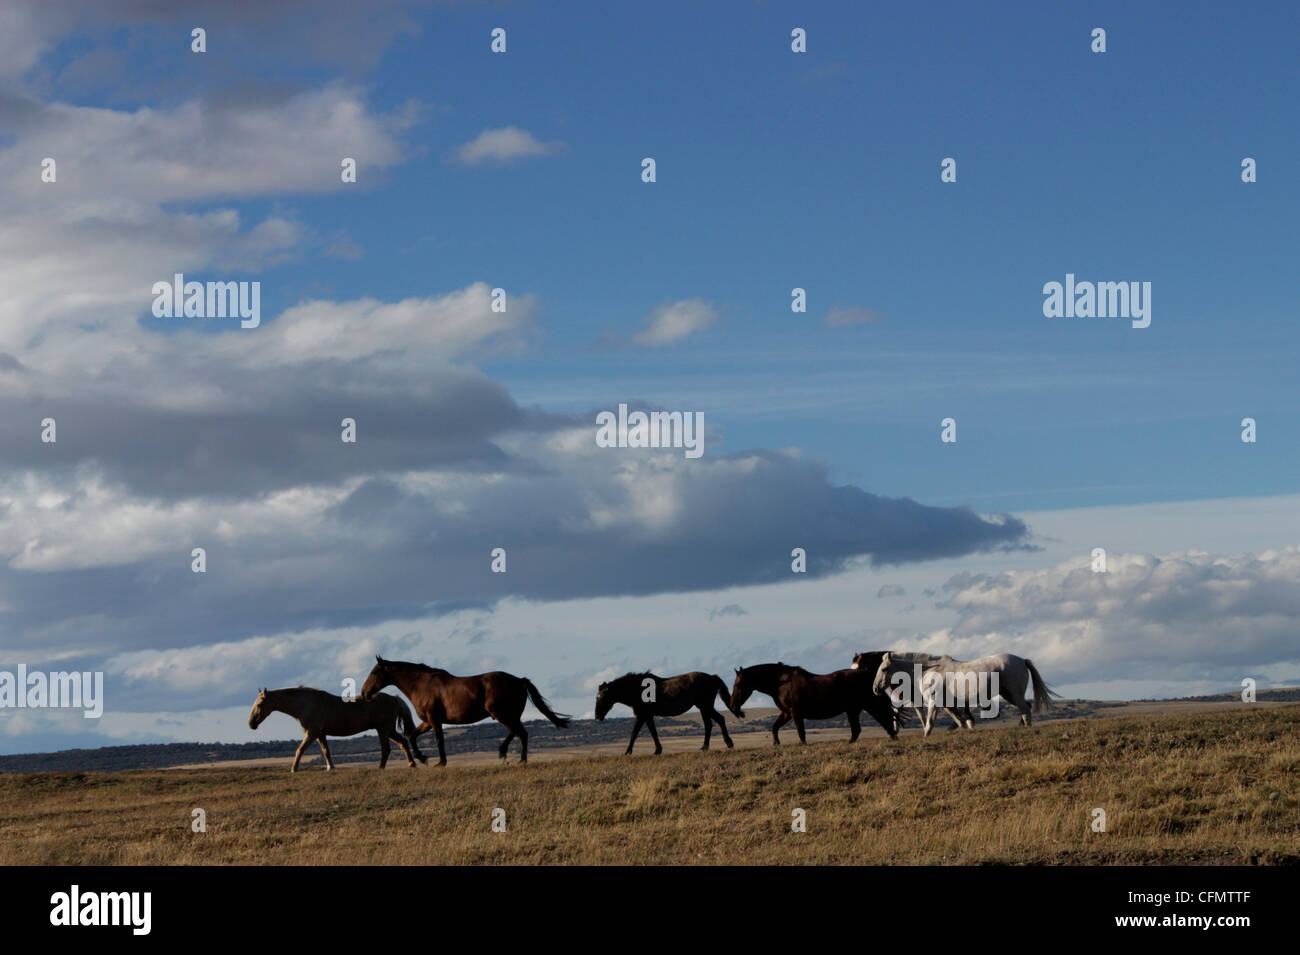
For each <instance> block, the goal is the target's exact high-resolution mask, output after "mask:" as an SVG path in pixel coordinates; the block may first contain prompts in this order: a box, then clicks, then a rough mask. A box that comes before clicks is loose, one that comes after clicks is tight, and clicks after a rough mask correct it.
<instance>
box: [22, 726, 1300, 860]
mask: <svg viewBox="0 0 1300 955" xmlns="http://www.w3.org/2000/svg"><path fill="white" fill-rule="evenodd" d="M791 742H793V736H792V737H791ZM196 807H199V808H202V809H204V810H205V811H206V814H207V832H204V833H194V832H192V831H191V810H192V809H194V808H196ZM497 807H500V808H503V809H504V810H505V811H506V825H507V831H506V832H504V833H494V832H492V831H491V830H490V823H491V814H492V811H493V809H494V808H497ZM796 808H801V809H804V810H806V813H807V825H808V831H807V833H793V832H791V818H792V816H791V812H792V810H794V809H796ZM1094 808H1101V809H1104V810H1105V811H1106V814H1107V829H1108V831H1107V832H1104V833H1095V832H1092V831H1091V829H1090V825H1089V824H1090V822H1091V820H1092V810H1093V809H1094ZM0 830H3V831H4V833H5V839H4V840H3V842H2V843H0V862H3V863H6V864H14V863H36V864H51V863H71V862H77V863H143V864H150V863H209V864H210V863H217V864H222V863H271V864H284V863H292V864H340V863H344V864H345V863H349V862H366V863H405V864H426V863H459V864H483V863H620V864H626V863H634V864H683V863H730V864H745V865H752V864H764V863H768V864H771V863H776V864H782V863H785V864H790V863H896V864H897V863H981V862H996V863H1021V862H1025V863H1144V862H1154V863H1243V862H1245V863H1279V862H1290V863H1294V862H1296V861H1300V705H1293V704H1284V705H1274V706H1269V707H1246V706H1241V707H1240V708H1234V709H1230V710H1218V711H1210V712H1201V713H1193V714H1179V715H1176V716H1143V717H1117V718H1113V719H1106V720H1080V721H1071V722H1054V723H1046V724H1044V725H1041V726H1038V727H1036V728H1035V729H1033V730H1032V731H1025V730H1022V729H1018V728H1014V727H1003V726H990V727H982V728H981V729H979V730H976V731H974V732H967V733H941V734H936V736H934V737H932V738H930V739H929V740H922V739H921V738H919V737H917V736H910V737H906V738H904V739H902V740H900V741H898V742H889V741H887V740H884V739H880V738H872V739H863V740H861V741H859V742H858V743H857V744H849V743H847V742H822V743H815V744H810V745H808V746H799V745H797V744H794V745H786V746H782V747H781V748H779V749H773V748H767V747H762V748H752V749H737V750H733V751H726V750H714V751H711V752H707V753H701V752H684V753H669V754H666V755H664V756H661V757H658V758H656V757H651V756H648V755H637V756H634V757H632V758H625V757H608V756H605V757H599V758H592V757H577V758H572V759H564V760H556V761H553V762H537V763H533V764H531V765H527V766H521V765H519V764H518V763H516V762H513V761H512V762H511V763H509V764H506V765H504V766H491V767H480V766H457V765H456V764H455V763H454V762H453V763H452V765H451V766H449V767H447V768H446V769H437V768H434V767H422V768H420V769H418V770H415V771H411V770H408V769H405V768H402V769H397V770H394V769H389V770H388V771H386V772H377V771H375V770H373V769H369V768H364V769H345V770H339V771H336V772H334V773H325V772H323V771H320V770H315V771H310V772H300V773H298V774H297V775H290V774H289V773H288V772H287V771H286V770H285V768H284V767H283V766H276V767H265V768H263V767H258V768H212V769H201V770H194V771H184V770H182V771H168V772H154V771H145V772H124V773H90V774H87V773H57V774H38V775H25V774H6V775H4V776H0Z"/></svg>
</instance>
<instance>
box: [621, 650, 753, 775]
mask: <svg viewBox="0 0 1300 955" xmlns="http://www.w3.org/2000/svg"><path fill="white" fill-rule="evenodd" d="M715 696H716V697H721V698H722V702H723V703H724V704H726V705H727V706H728V708H730V704H728V703H727V684H725V683H723V682H722V679H721V678H720V677H717V676H715V675H714V674H712V673H702V672H700V671H699V670H694V671H692V672H690V673H683V674H682V675H681V676H670V677H661V676H655V675H654V674H653V673H625V674H623V676H621V677H619V678H618V679H617V680H613V681H611V682H609V683H602V684H601V685H600V689H599V690H597V692H596V719H598V720H603V719H604V718H605V714H607V713H608V712H609V711H610V708H611V707H612V706H613V705H614V704H615V703H622V704H623V705H624V706H627V707H629V708H631V710H632V712H633V713H634V714H635V715H636V724H635V725H634V726H633V727H632V738H631V739H630V740H628V744H627V753H628V755H631V753H632V747H633V745H635V744H636V738H637V736H638V734H640V732H641V727H642V725H645V726H648V727H649V728H650V738H651V739H653V740H654V741H655V755H656V756H658V755H659V754H660V753H662V752H663V751H664V748H663V747H662V746H660V745H659V734H658V733H657V732H656V731H655V717H656V716H681V715H682V714H683V713H685V712H686V711H687V710H689V709H690V708H691V707H692V706H694V707H696V708H698V709H699V711H700V716H701V717H703V718H704V745H703V746H701V747H700V749H708V748H709V737H710V736H711V735H712V733H713V723H714V722H715V721H716V722H717V724H718V729H720V730H722V739H723V741H724V742H725V743H726V744H727V749H731V747H732V745H734V744H733V743H732V742H731V737H730V736H728V735H727V724H726V722H725V721H724V720H723V719H722V715H721V714H720V713H719V712H718V711H717V710H715V709H714V708H713V698H714V697H715ZM732 713H734V714H735V715H736V716H737V717H739V718H741V719H744V716H745V714H744V713H743V712H742V711H740V710H732Z"/></svg>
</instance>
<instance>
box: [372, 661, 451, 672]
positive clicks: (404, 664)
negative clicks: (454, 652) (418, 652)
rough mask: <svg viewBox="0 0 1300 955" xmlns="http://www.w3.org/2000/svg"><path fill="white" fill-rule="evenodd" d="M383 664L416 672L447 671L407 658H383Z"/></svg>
mask: <svg viewBox="0 0 1300 955" xmlns="http://www.w3.org/2000/svg"><path fill="white" fill-rule="evenodd" d="M383 662H384V666H388V667H396V668H398V669H402V670H415V671H416V672H418V673H448V671H447V670H444V669H442V668H441V667H431V666H429V665H428V664H427V663H412V662H410V661H409V660H385V661H383Z"/></svg>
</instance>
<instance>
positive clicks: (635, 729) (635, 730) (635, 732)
mask: <svg viewBox="0 0 1300 955" xmlns="http://www.w3.org/2000/svg"><path fill="white" fill-rule="evenodd" d="M644 722H645V719H644V718H642V717H640V716H638V717H637V718H636V722H635V723H633V724H632V738H631V739H630V740H628V741H627V749H626V750H625V751H624V753H623V755H624V756H631V755H632V747H633V746H634V745H636V738H637V737H638V736H640V735H641V725H642V724H643V723H644Z"/></svg>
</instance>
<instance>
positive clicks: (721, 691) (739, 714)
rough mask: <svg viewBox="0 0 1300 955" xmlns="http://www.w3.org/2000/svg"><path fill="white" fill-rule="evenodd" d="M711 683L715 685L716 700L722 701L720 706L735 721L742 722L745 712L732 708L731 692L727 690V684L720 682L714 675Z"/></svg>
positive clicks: (719, 678) (718, 677) (720, 678)
mask: <svg viewBox="0 0 1300 955" xmlns="http://www.w3.org/2000/svg"><path fill="white" fill-rule="evenodd" d="M713 682H714V683H716V684H717V693H718V698H719V699H720V700H722V705H723V706H725V707H726V708H727V709H728V710H729V711H730V712H731V714H732V715H733V716H735V717H736V719H738V720H743V719H744V718H745V711H744V710H739V709H733V708H732V706H731V691H730V690H728V689H727V684H725V683H723V682H722V677H720V676H718V675H717V674H716V673H715V674H714V675H713Z"/></svg>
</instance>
